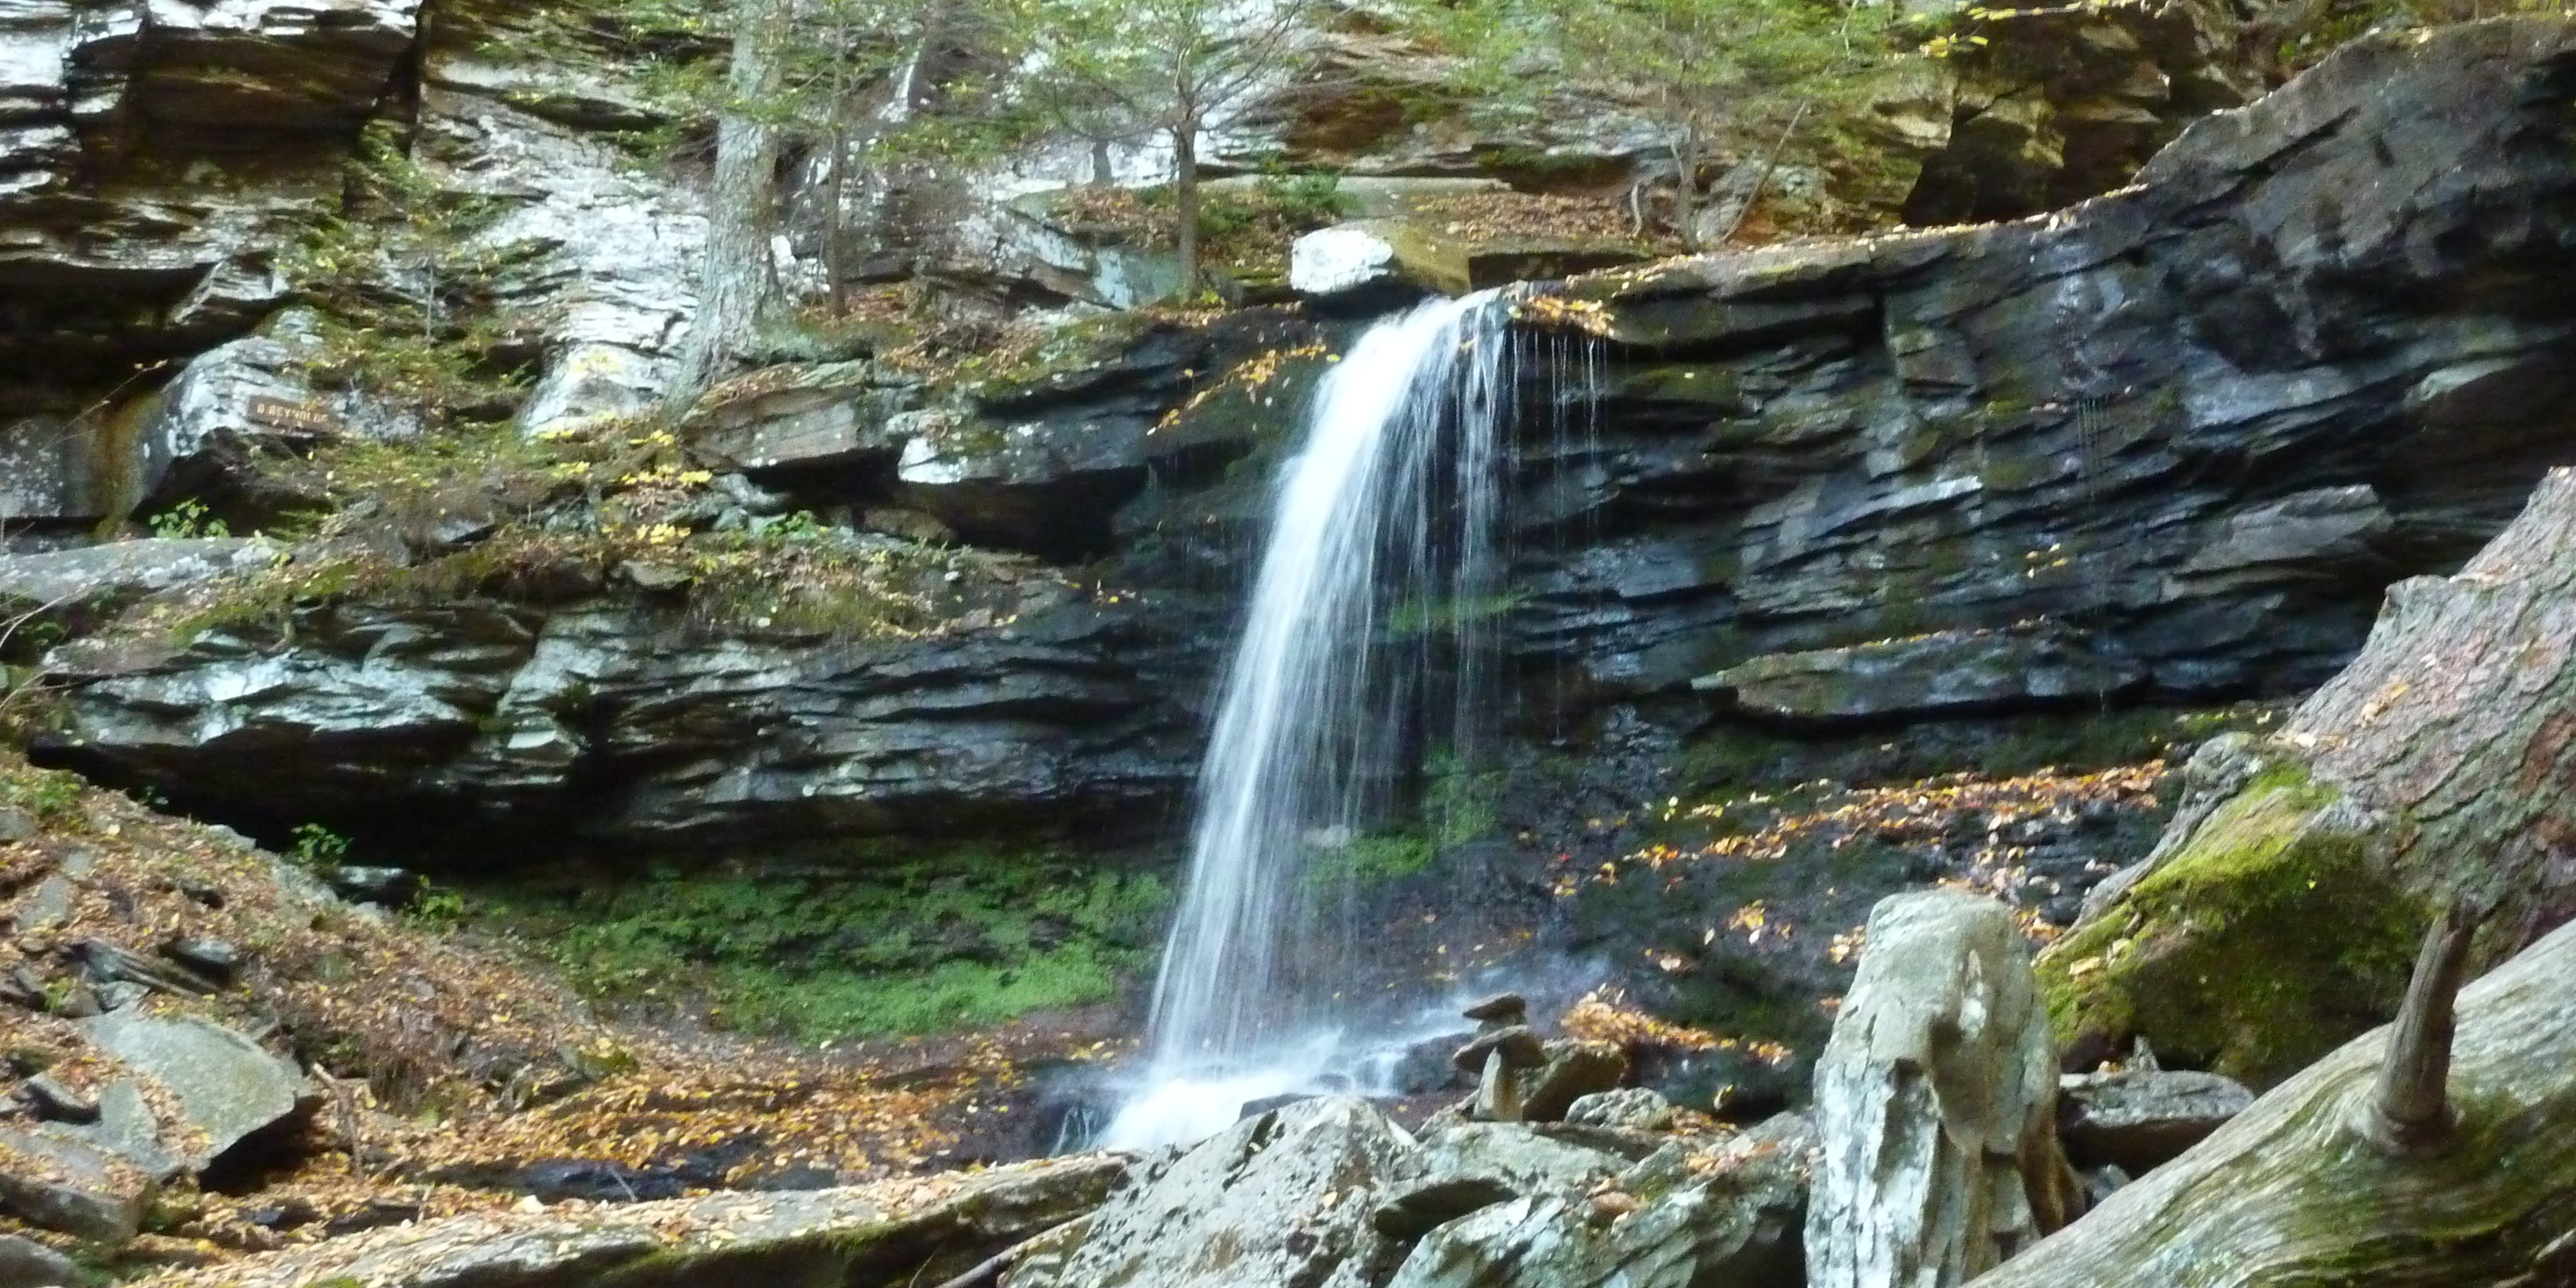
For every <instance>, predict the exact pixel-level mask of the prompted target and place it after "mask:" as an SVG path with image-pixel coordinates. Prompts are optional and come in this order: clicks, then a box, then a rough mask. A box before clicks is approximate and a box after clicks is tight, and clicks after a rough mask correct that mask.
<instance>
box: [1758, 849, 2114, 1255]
mask: <svg viewBox="0 0 2576 1288" xmlns="http://www.w3.org/2000/svg"><path fill="white" fill-rule="evenodd" d="M2056 1092H2057V1053H2056V1049H2055V1046H2054V1045H2053V1043H2052V1042H2051V1040H2050V1036H2049V1029H2048V1012H2047V1009H2046V1008H2045V1006H2044V1005H2043V1004H2042V1002H2041V999H2040V996H2039V989H2038V985H2037V983H2036V980H2035V978H2034V977H2033V975H2032V972H2031V966H2030V948H2029V946H2028V944H2027V943H2025V942H2024V941H2023V939H2022V937H2021V932H2020V929H2019V928H2018V927H2017V926H2015V925H2014V924H2013V918H2012V911H2011V909H2009V908H2006V907H2005V906H2004V905H2002V904H2000V903H1997V902H1995V901H1993V900H1991V899H1986V898H1983V897H1980V896H1977V895H1973V894H1968V893H1965V892H1962V891H1955V890H1934V891H1926V892H1924V893H1921V894H1908V895H1897V896H1894V897H1892V898H1889V899H1886V900H1883V901H1881V902H1880V903H1879V905H1878V907H1877V909H1876V910H1875V911H1873V912H1872V913H1871V914H1870V918H1869V938H1868V949H1867V955H1866V956H1865V957H1863V958H1862V960H1861V967H1860V973H1859V976H1858V978H1856V979H1855V980H1854V981H1853V982H1852V988H1851V992H1850V993H1849V994H1847V995H1845V997H1844V998H1843V1004H1842V1009H1841V1011H1840V1013H1839V1014H1838V1015H1837V1016H1836V1018H1835V1020H1834V1035H1833V1040H1832V1041H1831V1042H1829V1043H1828V1044H1827V1045H1826V1047H1825V1054H1824V1058H1823V1059H1822V1060H1821V1061H1820V1062H1819V1063H1818V1064H1817V1066H1816V1096H1815V1117H1816V1131H1817V1135H1818V1138H1819V1141H1820V1151H1821V1153H1820V1161H1819V1162H1818V1165H1817V1169H1816V1176H1815V1187H1814V1193H1813V1196H1812V1200H1811V1205H1810V1206H1809V1208H1808V1210H1807V1223H1806V1241H1807V1242H1806V1246H1807V1258H1808V1269H1807V1282H1808V1284H1809V1285H1811V1288H1953V1286H1954V1285H1957V1284H1962V1283H1965V1282H1967V1281H1968V1280H1970V1279H1973V1278H1975V1277H1976V1276H1977V1275H1979V1274H1981V1273H1983V1272H1985V1271H1986V1270H1989V1269H1991V1268H1993V1267H1994V1266H1996V1265H1998V1264H2000V1263H2001V1262H2002V1261H2003V1259H2004V1258H2006V1257H2008V1256H2010V1255H2012V1254H2013V1253H2014V1252H2016V1251H2018V1250H2019V1249H2020V1248H2022V1247H2024V1246H2026V1245H2028V1244H2030V1243H2032V1242H2034V1241H2036V1240H2037V1239H2038V1238H2039V1237H2040V1236H2042V1235H2045V1234H2048V1233H2049V1232H2051V1231H2053V1230H2055V1229H2056V1228H2058V1227H2059V1226H2060V1225H2063V1224H2064V1223H2065V1222H2066V1221H2068V1220H2070V1219H2072V1218H2073V1216H2074V1215H2075V1211H2074V1209H2075V1208H2076V1207H2077V1206H2078V1205H2080V1202H2081V1199H2080V1197H2079V1196H2078V1195H2077V1194H2076V1191H2075V1185H2074V1176H2073V1173H2072V1171H2071V1170H2070V1169H2069V1168H2068V1166H2067V1164H2066V1161H2065V1158H2064V1156H2063V1154H2061V1153H2060V1152H2059V1150H2058V1146H2057V1142H2056V1135H2055V1131H2056Z"/></svg>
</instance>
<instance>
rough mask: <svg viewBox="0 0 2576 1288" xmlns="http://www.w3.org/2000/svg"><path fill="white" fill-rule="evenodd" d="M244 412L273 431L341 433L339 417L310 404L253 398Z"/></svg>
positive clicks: (321, 433) (319, 433)
mask: <svg viewBox="0 0 2576 1288" xmlns="http://www.w3.org/2000/svg"><path fill="white" fill-rule="evenodd" d="M243 411H244V412H245V414H247V415H248V416H249V417H250V418H251V419H252V420H254V421H257V422H258V423H260V424H262V425H266V426H268V427H270V428H272V429H285V430H293V431H294V432H296V433H299V434H316V435H330V434H337V433H339V432H340V420H339V418H338V417H336V416H333V415H332V414H331V413H329V412H327V411H324V410H323V409H321V408H319V407H316V406H314V405H313V404H311V403H309V402H291V401H289V400H287V399H284V398H253V399H251V400H250V401H249V403H248V404H247V405H246V406H245V407H244V408H243Z"/></svg>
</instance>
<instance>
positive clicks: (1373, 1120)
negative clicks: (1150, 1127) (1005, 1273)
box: [1014, 1096, 1413, 1288]
mask: <svg viewBox="0 0 2576 1288" xmlns="http://www.w3.org/2000/svg"><path fill="white" fill-rule="evenodd" d="M1412 1152H1413V1142H1412V1140H1411V1139H1409V1138H1408V1137H1407V1136H1406V1135H1405V1134H1404V1132H1403V1131H1402V1130H1401V1129H1400V1128H1398V1127H1396V1126H1395V1125H1394V1124H1393V1123H1390V1122H1388V1121H1387V1120H1386V1118H1385V1117H1384V1116H1383V1115H1381V1114H1380V1113H1378V1111H1377V1110H1376V1109H1375V1108H1372V1107H1371V1106H1370V1105H1369V1104H1368V1102H1366V1101H1364V1100H1359V1099H1355V1098H1352V1097H1347V1096H1333V1097H1323V1098H1319V1099H1314V1100H1304V1101H1299V1102H1297V1103H1296V1104H1293V1105H1289V1106H1287V1107H1285V1108H1282V1109H1274V1110H1272V1111H1270V1112H1268V1113H1264V1114H1259V1115H1256V1116H1254V1117H1251V1118H1247V1119H1245V1120H1244V1121H1242V1122H1240V1123H1237V1124H1235V1125H1234V1126H1233V1127H1232V1128H1229V1129H1228V1130H1226V1131H1225V1132H1223V1133H1220V1134H1219V1135H1217V1136H1214V1137H1211V1138H1210V1139H1208V1140H1206V1141H1204V1142H1202V1143H1200V1144H1198V1145H1195V1146H1192V1147H1191V1148H1190V1149H1189V1150H1188V1152H1186V1153H1184V1154H1182V1155H1181V1156H1180V1157H1178V1158H1176V1159H1173V1160H1171V1161H1170V1162H1169V1163H1167V1164H1164V1165H1161V1166H1158V1167H1148V1168H1144V1169H1142V1170H1140V1172H1139V1173H1138V1175H1137V1176H1136V1177H1135V1178H1134V1180H1133V1182H1132V1183H1131V1184H1130V1186H1129V1188H1128V1189H1127V1190H1125V1191H1124V1192H1122V1193H1121V1194H1119V1195H1118V1197H1117V1198H1115V1199H1113V1200H1112V1201H1111V1202H1110V1203H1109V1204H1108V1205H1107V1206H1106V1207H1103V1208H1102V1209H1101V1210H1100V1211H1099V1213H1098V1214H1096V1215H1095V1216H1093V1218H1092V1220H1091V1225H1090V1228H1089V1229H1088V1231H1086V1232H1085V1234H1084V1236H1083V1239H1082V1245H1081V1247H1080V1248H1079V1249H1077V1250H1075V1251H1074V1252H1072V1253H1071V1254H1070V1255H1069V1256H1067V1257H1066V1258H1065V1260H1064V1262H1063V1264H1062V1266H1061V1268H1060V1269H1058V1270H1057V1271H1056V1272H1055V1274H1054V1276H1053V1277H1052V1278H1050V1279H1048V1280H1046V1281H1045V1282H1044V1285H1043V1286H1042V1285H1040V1284H1035V1283H1032V1284H1019V1283H1017V1281H1016V1279H1015V1281H1014V1288H1089V1286H1090V1285H1094V1284H1112V1283H1127V1284H1138V1285H1145V1284H1150V1285H1153V1288H1252V1286H1254V1285H1282V1286H1284V1285H1289V1284H1316V1285H1321V1284H1325V1283H1337V1284H1343V1283H1365V1282H1367V1279H1366V1278H1365V1277H1356V1276H1361V1275H1362V1274H1363V1272H1364V1270H1365V1268H1367V1267H1371V1266H1373V1265H1375V1264H1376V1263H1378V1262H1379V1261H1381V1260H1384V1259H1385V1258H1386V1256H1387V1254H1388V1252H1389V1251H1390V1244H1389V1241H1388V1240H1387V1238H1386V1236H1384V1235H1382V1234H1380V1233H1379V1232H1378V1231H1377V1230H1376V1228H1375V1227H1374V1226H1373V1225H1372V1224H1371V1223H1370V1220H1369V1217H1370V1214H1371V1212H1372V1211H1373V1210H1374V1209H1375V1208H1376V1206H1377V1202H1376V1195H1377V1193H1378V1191H1379V1190H1380V1189H1381V1188H1382V1187H1384V1186H1386V1185H1388V1184H1390V1183H1392V1182H1394V1181H1397V1180H1400V1179H1401V1178H1403V1177H1404V1176H1405V1175H1407V1174H1408V1171H1409V1169H1410V1167H1411V1165H1412V1160H1411V1158H1410V1155H1411V1154H1412Z"/></svg>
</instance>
